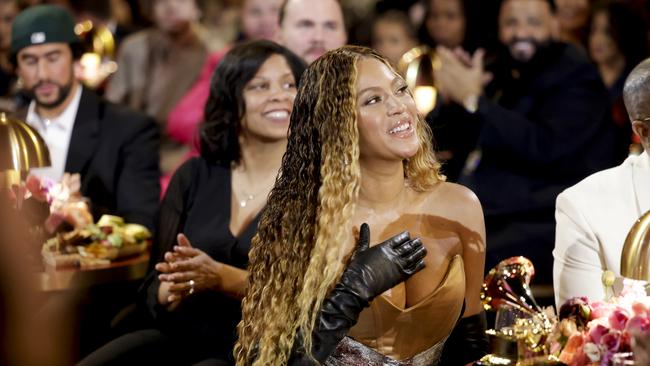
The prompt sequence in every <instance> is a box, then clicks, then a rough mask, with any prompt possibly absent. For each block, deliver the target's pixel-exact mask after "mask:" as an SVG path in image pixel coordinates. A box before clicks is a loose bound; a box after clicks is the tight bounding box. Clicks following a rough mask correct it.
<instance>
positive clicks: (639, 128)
mask: <svg viewBox="0 0 650 366" xmlns="http://www.w3.org/2000/svg"><path fill="white" fill-rule="evenodd" d="M632 131H634V133H635V134H636V135H637V136H639V137H640V138H641V141H648V140H649V139H650V125H648V123H645V122H641V121H632Z"/></svg>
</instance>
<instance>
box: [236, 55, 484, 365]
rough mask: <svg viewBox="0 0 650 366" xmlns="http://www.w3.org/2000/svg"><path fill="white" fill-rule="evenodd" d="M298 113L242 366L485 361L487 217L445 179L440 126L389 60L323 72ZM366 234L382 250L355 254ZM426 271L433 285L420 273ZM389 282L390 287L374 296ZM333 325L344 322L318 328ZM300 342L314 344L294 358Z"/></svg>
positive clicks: (258, 244)
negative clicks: (436, 135) (302, 360)
mask: <svg viewBox="0 0 650 366" xmlns="http://www.w3.org/2000/svg"><path fill="white" fill-rule="evenodd" d="M323 90H333V92H331V93H323V92H322V91H323ZM294 108H295V109H294V114H293V115H292V117H291V124H290V132H289V141H288V145H287V152H286V154H285V156H284V158H283V160H282V167H281V172H280V176H279V178H278V181H277V182H276V185H275V187H274V188H273V190H272V192H271V194H270V195H269V199H268V207H267V208H266V209H265V210H264V212H263V215H262V218H261V220H260V227H259V235H258V236H256V237H255V240H254V241H253V247H252V248H251V254H250V259H251V260H250V266H249V272H250V280H249V284H250V287H249V288H248V292H247V294H246V298H245V299H244V301H243V302H242V314H243V317H242V322H241V323H240V325H239V327H238V334H239V340H238V343H237V346H236V347H235V352H236V357H237V362H238V365H265V366H274V365H285V364H286V363H287V359H288V358H289V357H290V356H289V355H290V353H291V349H292V348H293V349H294V350H296V349H297V350H298V351H299V352H298V353H300V352H301V351H302V353H305V352H304V350H305V349H307V350H313V352H311V353H312V354H314V356H316V357H318V358H317V360H318V361H319V362H323V361H325V362H323V363H324V364H325V365H394V366H399V365H466V364H468V363H469V362H472V361H475V360H477V359H479V358H481V356H483V355H484V354H485V350H486V348H487V337H486V335H485V329H484V326H485V323H484V321H485V318H484V314H483V310H482V305H481V302H480V296H479V292H480V287H481V283H482V281H483V263H484V255H485V240H484V236H483V233H484V226H483V215H482V212H481V205H480V203H479V202H478V200H477V199H476V197H475V196H474V194H473V193H472V192H471V191H469V190H468V189H466V188H465V187H462V186H459V185H457V184H453V183H446V182H444V179H443V177H441V176H440V175H439V174H438V172H439V164H438V162H437V161H436V160H435V157H434V155H433V150H432V149H431V137H430V133H429V129H428V126H427V125H426V124H425V123H424V121H422V119H421V118H419V116H418V112H417V109H416V107H415V101H414V99H413V96H412V95H411V93H410V92H409V91H408V86H407V85H406V83H405V81H404V79H402V77H401V76H399V75H397V74H396V73H395V71H394V70H393V69H392V68H391V67H390V65H389V63H388V62H387V61H386V59H384V58H383V57H381V56H380V55H378V54H377V53H376V52H375V51H373V50H371V49H369V48H365V47H357V46H345V47H341V48H339V49H336V50H333V51H330V52H327V53H326V54H324V55H323V56H322V57H320V58H319V59H317V60H316V61H314V62H313V63H312V64H311V65H310V67H309V68H308V69H307V71H306V72H305V75H304V77H303V79H302V80H301V85H300V88H299V90H298V94H297V96H296V101H295V104H294ZM366 223H367V224H366ZM404 230H408V232H407V233H404V232H403V231H404ZM355 232H357V233H360V234H359V238H360V239H359V241H363V240H362V238H363V237H364V236H365V237H366V240H365V241H366V243H368V242H369V239H368V236H369V237H370V238H374V239H372V240H371V243H372V244H371V247H370V249H368V250H366V251H361V250H360V249H355V242H357V240H356V239H355V236H356V233H355ZM364 232H365V234H364ZM370 232H371V233H370ZM400 232H402V234H401V235H399V233H400ZM409 233H410V235H412V237H411V238H412V240H409V239H408V236H409ZM396 234H397V236H394V235H396ZM391 237H392V238H391ZM396 237H397V238H399V237H401V238H402V243H400V242H399V241H398V240H396ZM416 237H417V238H416ZM389 238H390V239H389ZM384 240H386V241H384ZM407 240H409V243H410V244H404V246H401V245H402V244H403V242H406V241H407ZM382 241H383V242H382ZM396 241H397V242H396ZM375 243H377V244H376V245H375ZM356 247H357V248H358V246H356ZM366 247H367V244H366ZM389 248H391V249H389ZM425 248H426V249H425ZM362 249H365V248H363V247H362ZM393 251H394V252H393ZM353 253H354V254H353ZM373 253H374V254H373ZM379 253H382V254H379ZM366 256H367V257H366ZM373 256H375V258H374V259H370V257H373ZM350 257H352V259H350ZM357 257H358V258H359V259H360V260H361V261H363V262H365V263H367V264H368V266H367V267H370V268H372V269H370V268H368V269H369V271H370V272H369V273H368V272H365V271H363V270H361V271H360V270H359V267H358V263H357V264H355V262H356V261H355V259H356V258H357ZM377 257H379V258H377ZM381 257H384V258H386V257H388V258H391V259H392V260H389V261H384V262H383V263H382V260H381V259H380V258H381ZM414 260H415V261H414ZM421 260H423V262H420V261H421ZM386 262H388V263H386ZM409 262H410V263H409ZM418 262H420V263H421V264H422V265H424V268H423V269H422V270H421V271H420V272H418V273H414V271H411V270H409V269H417V268H421V266H419V265H418ZM352 267H354V269H353V270H352V271H348V270H350V269H351V268H352ZM404 270H407V271H406V273H403V271H404ZM350 272H352V273H350ZM359 272H361V273H362V274H361V275H357V276H355V273H356V274H359ZM378 274H380V275H378ZM411 275H412V276H411ZM339 279H340V280H339ZM391 279H392V280H394V282H392V283H390V282H391ZM377 280H381V282H389V285H388V286H387V287H384V289H383V290H382V291H376V290H377V289H378V288H377V287H375V286H372V287H370V289H367V288H366V289H364V287H366V285H367V284H369V283H370V282H376V281H377ZM384 284H385V283H384ZM350 287H352V288H350ZM379 288H381V286H379ZM332 289H334V290H332ZM386 289H390V291H386V292H385V290H386ZM346 290H347V291H346ZM328 293H329V294H330V295H328ZM332 293H338V294H337V295H336V296H332V295H331V294H332ZM382 293H383V294H382ZM328 297H329V299H328ZM332 297H333V298H332ZM319 313H320V314H322V315H320V314H319ZM334 314H338V316H333V315H334ZM325 316H330V317H332V318H334V319H331V321H329V322H321V321H320V320H319V321H317V322H314V320H315V319H319V317H325ZM357 320H358V321H357ZM421 325H426V326H421ZM345 328H347V329H345ZM313 333H316V334H317V335H316V336H313ZM323 333H324V334H323ZM335 334H336V335H338V336H339V339H338V340H339V341H340V340H341V339H343V340H342V341H341V342H340V343H339V342H338V341H335V340H333V339H332V338H334V337H333V336H334V335H335ZM344 336H346V337H345V338H343V337H344ZM294 339H298V340H302V341H304V343H303V344H302V345H301V346H298V347H292V346H293V345H294V342H293V341H294ZM324 340H325V341H324ZM337 344H338V345H337ZM314 348H315V350H314ZM443 348H444V349H445V351H448V352H447V356H445V353H444V352H443ZM307 353H308V352H307ZM293 356H296V355H295V354H294V355H293ZM328 356H329V359H328ZM297 357H299V356H297ZM441 357H442V359H441ZM289 364H290V365H293V363H292V362H289ZM308 364H310V365H311V364H314V363H308ZM303 365H304V364H303Z"/></svg>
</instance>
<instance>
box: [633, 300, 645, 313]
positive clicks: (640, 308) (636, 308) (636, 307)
mask: <svg viewBox="0 0 650 366" xmlns="http://www.w3.org/2000/svg"><path fill="white" fill-rule="evenodd" d="M632 311H633V312H634V315H647V313H648V307H647V306H646V305H645V304H644V303H642V302H641V301H634V302H633V303H632Z"/></svg>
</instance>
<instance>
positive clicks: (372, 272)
mask: <svg viewBox="0 0 650 366" xmlns="http://www.w3.org/2000/svg"><path fill="white" fill-rule="evenodd" d="M369 243H370V228H369V227H368V225H367V224H365V223H364V224H363V225H361V230H360V233H359V242H358V245H357V250H356V251H355V253H354V255H353V257H352V259H351V260H350V263H349V264H348V266H347V268H346V269H345V271H344V272H343V274H342V275H341V279H340V281H339V282H338V283H337V284H336V286H335V287H334V289H333V290H332V291H331V292H330V293H329V295H328V296H327V297H326V298H325V300H323V305H322V306H321V309H320V313H319V315H318V319H317V320H316V322H317V323H316V325H315V326H314V331H313V333H312V355H313V356H314V358H315V359H316V361H318V362H324V361H325V360H326V359H327V357H328V356H329V355H330V354H331V353H332V352H333V351H334V349H335V348H336V345H337V344H338V343H339V342H340V341H341V339H343V337H345V335H346V334H347V333H348V331H349V330H350V328H352V326H354V324H356V322H357V319H358V317H359V313H361V310H363V309H364V308H365V307H367V306H368V305H369V303H370V301H372V299H374V298H375V297H376V296H378V295H380V294H381V293H383V292H384V291H387V290H389V289H391V288H393V287H394V286H396V285H397V284H399V283H400V282H403V281H404V280H406V279H407V278H409V277H411V276H412V275H413V274H414V273H416V272H418V271H419V270H421V269H422V268H424V256H425V255H426V254H427V251H426V249H425V248H424V246H422V242H421V241H420V239H419V238H416V239H413V240H411V239H410V237H409V234H408V232H403V233H401V234H398V235H396V236H394V237H392V238H390V239H388V240H386V241H385V242H383V243H381V244H378V245H376V246H374V247H372V248H369V249H368V247H369ZM296 344H297V347H296V346H294V351H293V352H292V355H291V358H290V359H289V365H291V366H296V365H312V364H314V361H313V360H311V359H309V358H308V357H307V356H306V355H305V354H304V350H301V349H300V348H302V340H301V339H300V338H299V337H298V339H297V340H296Z"/></svg>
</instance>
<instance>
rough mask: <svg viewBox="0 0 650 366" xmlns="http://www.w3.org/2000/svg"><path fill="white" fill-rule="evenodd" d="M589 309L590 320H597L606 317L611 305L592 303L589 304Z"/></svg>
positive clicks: (599, 302)
mask: <svg viewBox="0 0 650 366" xmlns="http://www.w3.org/2000/svg"><path fill="white" fill-rule="evenodd" d="M589 307H590V308H591V319H598V318H602V317H604V316H608V315H609V313H610V312H611V311H612V308H613V305H612V304H608V303H606V302H602V301H594V302H592V303H591V304H589Z"/></svg>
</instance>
